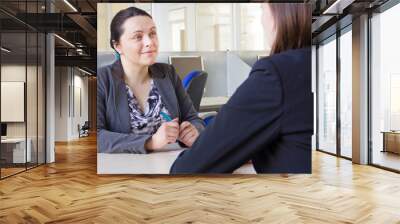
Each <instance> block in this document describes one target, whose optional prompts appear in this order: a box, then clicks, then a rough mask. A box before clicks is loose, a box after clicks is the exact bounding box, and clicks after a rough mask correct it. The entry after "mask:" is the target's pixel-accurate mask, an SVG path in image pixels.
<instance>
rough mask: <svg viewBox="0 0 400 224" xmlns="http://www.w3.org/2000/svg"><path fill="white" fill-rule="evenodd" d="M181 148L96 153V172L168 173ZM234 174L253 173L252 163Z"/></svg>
mask: <svg viewBox="0 0 400 224" xmlns="http://www.w3.org/2000/svg"><path fill="white" fill-rule="evenodd" d="M180 152H182V149H177V150H172V151H166V152H157V153H149V154H127V153H121V154H109V153H97V174H169V170H170V168H171V166H172V164H173V163H174V161H175V159H176V157H177V156H178V155H179V153H180ZM234 173H235V174H255V173H256V172H255V170H254V168H253V165H252V164H245V165H243V166H242V167H240V168H239V169H237V170H236V171H235V172H234Z"/></svg>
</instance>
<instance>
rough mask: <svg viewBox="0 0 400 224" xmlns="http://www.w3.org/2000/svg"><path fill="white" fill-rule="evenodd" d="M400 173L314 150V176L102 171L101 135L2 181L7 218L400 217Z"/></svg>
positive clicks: (64, 147) (59, 149)
mask: <svg viewBox="0 0 400 224" xmlns="http://www.w3.org/2000/svg"><path fill="white" fill-rule="evenodd" d="M399 211H400V175H399V174H396V173H393V172H389V171H385V170H381V169H378V168H375V167H371V166H361V165H354V164H352V163H351V162H350V161H348V160H344V159H338V158H336V157H333V156H330V155H327V154H324V153H321V152H314V153H313V174H311V175H289V177H283V176H281V175H258V176H251V175H237V176H184V177H176V176H160V175H159V176H144V175H141V176H138V175H136V176H135V175H119V176H113V175H108V176H98V175H97V174H96V139H95V138H94V137H88V138H82V139H81V140H79V141H73V142H69V143H57V144H56V163H54V164H49V165H44V166H40V167H38V168H35V169H32V170H29V171H27V172H24V173H21V174H18V175H15V176H12V177H9V178H7V179H4V180H2V181H0V223H374V224H375V223H400V212H399Z"/></svg>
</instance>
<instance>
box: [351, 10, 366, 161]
mask: <svg viewBox="0 0 400 224" xmlns="http://www.w3.org/2000/svg"><path fill="white" fill-rule="evenodd" d="M352 27H353V40H352V43H353V80H352V81H353V83H352V87H353V90H352V91H353V92H352V94H353V102H352V104H353V105H352V106H353V114H352V115H353V116H352V117H353V118H352V119H353V120H352V121H353V124H352V125H353V130H352V134H353V137H352V138H353V140H352V145H353V153H352V157H353V162H354V163H358V164H367V163H368V16H367V15H361V16H360V17H358V18H355V19H354V20H353V25H352Z"/></svg>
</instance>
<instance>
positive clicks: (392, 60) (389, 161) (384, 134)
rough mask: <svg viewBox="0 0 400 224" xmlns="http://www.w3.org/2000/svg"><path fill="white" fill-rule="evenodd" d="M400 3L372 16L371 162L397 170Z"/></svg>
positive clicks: (399, 148) (399, 165)
mask: <svg viewBox="0 0 400 224" xmlns="http://www.w3.org/2000/svg"><path fill="white" fill-rule="evenodd" d="M398 21H400V4H397V5H395V6H394V7H392V8H390V9H388V10H386V11H384V12H383V13H380V14H375V15H373V17H372V18H371V26H372V27H371V29H372V32H371V33H372V37H371V41H372V49H371V52H372V54H371V60H372V63H371V67H372V73H371V101H370V104H371V106H370V108H371V121H372V125H371V138H372V139H371V140H372V155H371V156H372V163H373V164H377V165H380V166H384V167H388V168H392V169H396V170H400V110H399V109H400V108H399V107H400V105H399V104H400V103H399V102H400V100H399V99H400V63H399V60H398V54H399V52H400V42H399V41H398V40H399V39H400V33H399V32H398V29H397V27H398Z"/></svg>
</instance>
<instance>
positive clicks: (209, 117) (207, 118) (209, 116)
mask: <svg viewBox="0 0 400 224" xmlns="http://www.w3.org/2000/svg"><path fill="white" fill-rule="evenodd" d="M217 114H218V112H217V111H210V112H204V113H199V117H200V118H201V119H203V121H204V124H205V125H206V127H207V126H208V125H209V124H210V123H211V122H212V121H213V120H214V118H215V117H216V116H217Z"/></svg>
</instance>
